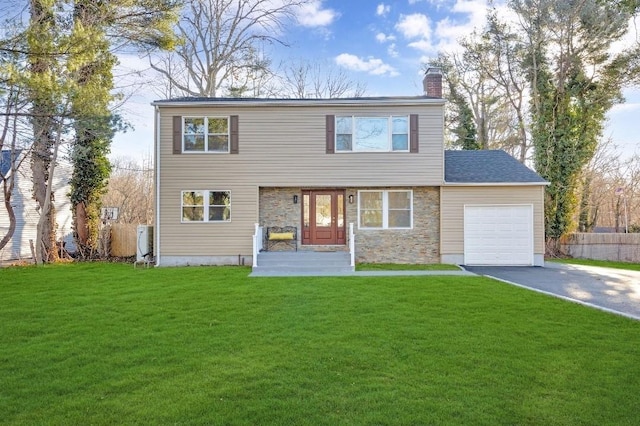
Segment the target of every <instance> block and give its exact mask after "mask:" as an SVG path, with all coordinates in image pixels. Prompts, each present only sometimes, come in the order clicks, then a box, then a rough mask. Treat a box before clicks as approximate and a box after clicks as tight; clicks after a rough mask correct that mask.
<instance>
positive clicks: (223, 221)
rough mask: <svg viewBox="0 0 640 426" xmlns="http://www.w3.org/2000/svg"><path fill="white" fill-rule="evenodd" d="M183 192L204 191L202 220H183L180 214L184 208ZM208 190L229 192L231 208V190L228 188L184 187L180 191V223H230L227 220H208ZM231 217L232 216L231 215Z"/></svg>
mask: <svg viewBox="0 0 640 426" xmlns="http://www.w3.org/2000/svg"><path fill="white" fill-rule="evenodd" d="M185 192H204V193H205V194H204V197H203V202H204V212H203V214H202V217H203V220H184V219H183V216H182V209H183V208H184V204H183V201H184V193H185ZM210 192H227V193H229V210H230V211H232V210H231V206H232V203H231V191H230V190H228V189H184V190H182V191H180V223H231V219H229V220H209V207H210V206H209V193H210ZM231 217H233V216H231Z"/></svg>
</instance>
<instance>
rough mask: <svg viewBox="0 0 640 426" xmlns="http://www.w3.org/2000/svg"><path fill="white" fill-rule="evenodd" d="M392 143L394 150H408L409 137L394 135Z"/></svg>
mask: <svg viewBox="0 0 640 426" xmlns="http://www.w3.org/2000/svg"><path fill="white" fill-rule="evenodd" d="M392 145H393V150H394V151H408V150H409V137H408V135H393V136H392Z"/></svg>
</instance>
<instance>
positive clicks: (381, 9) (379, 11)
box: [376, 3, 391, 16]
mask: <svg viewBox="0 0 640 426" xmlns="http://www.w3.org/2000/svg"><path fill="white" fill-rule="evenodd" d="M390 11H391V6H389V5H388V4H384V3H380V4H379V5H378V7H376V15H378V16H386V15H387V13H389V12H390Z"/></svg>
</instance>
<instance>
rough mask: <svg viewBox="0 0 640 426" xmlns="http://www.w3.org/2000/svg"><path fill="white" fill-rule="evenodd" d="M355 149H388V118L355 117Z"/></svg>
mask: <svg viewBox="0 0 640 426" xmlns="http://www.w3.org/2000/svg"><path fill="white" fill-rule="evenodd" d="M355 136H356V140H355V148H356V150H362V151H388V150H389V120H388V119H387V118H374V117H362V118H360V117H359V118H356V135H355Z"/></svg>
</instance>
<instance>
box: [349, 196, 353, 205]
mask: <svg viewBox="0 0 640 426" xmlns="http://www.w3.org/2000/svg"><path fill="white" fill-rule="evenodd" d="M349 204H353V194H351V195H349Z"/></svg>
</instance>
